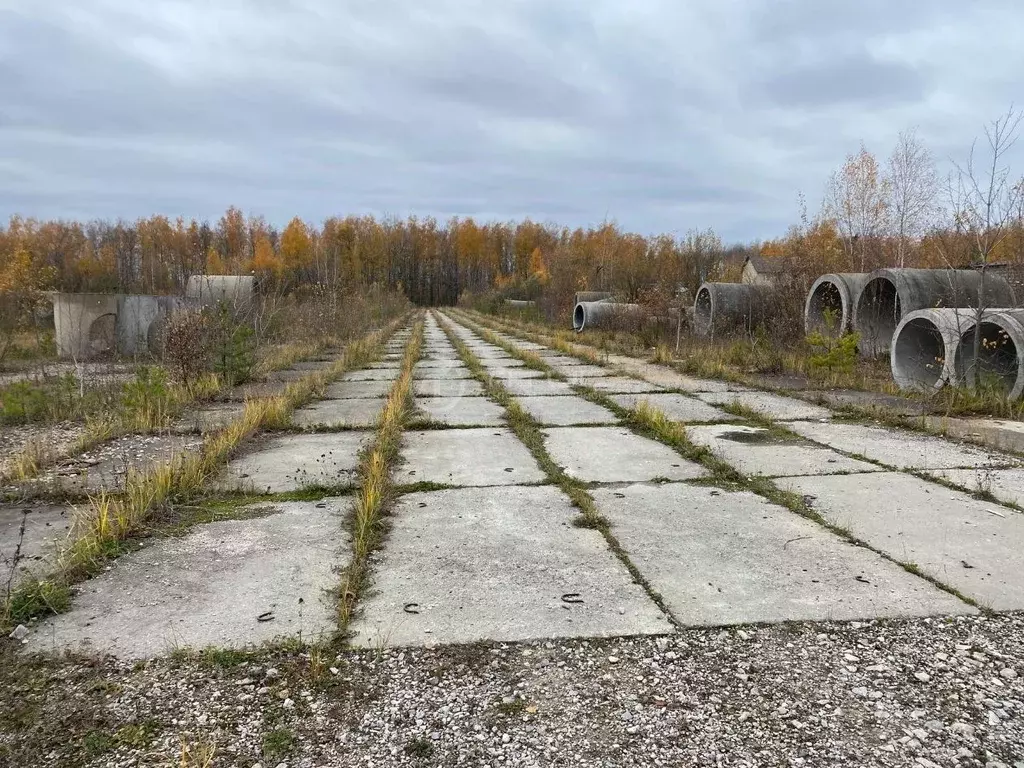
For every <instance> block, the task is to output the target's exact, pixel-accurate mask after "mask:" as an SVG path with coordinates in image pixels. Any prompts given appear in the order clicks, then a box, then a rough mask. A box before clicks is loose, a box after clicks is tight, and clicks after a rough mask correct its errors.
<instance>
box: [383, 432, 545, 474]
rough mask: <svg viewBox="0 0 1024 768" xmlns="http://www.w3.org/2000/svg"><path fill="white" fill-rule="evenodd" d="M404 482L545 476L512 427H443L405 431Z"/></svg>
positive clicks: (402, 472)
mask: <svg viewBox="0 0 1024 768" xmlns="http://www.w3.org/2000/svg"><path fill="white" fill-rule="evenodd" d="M403 442H404V449H403V450H402V456H403V458H404V459H405V463H404V465H403V466H401V467H400V468H399V469H398V471H397V472H396V474H395V477H396V478H397V480H398V482H400V483H418V482H432V483H443V484H445V485H518V484H522V483H540V482H543V481H544V480H545V479H546V477H545V475H544V473H543V472H542V471H541V470H540V468H539V467H538V466H537V462H536V461H534V458H533V456H531V455H530V452H529V451H528V450H527V449H526V446H524V445H523V444H522V443H521V442H519V440H518V439H516V437H515V435H513V434H512V432H511V431H510V430H507V429H494V428H484V429H442V430H430V431H425V432H406V433H405V437H404V440H403Z"/></svg>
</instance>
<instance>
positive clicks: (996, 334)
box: [953, 309, 1024, 400]
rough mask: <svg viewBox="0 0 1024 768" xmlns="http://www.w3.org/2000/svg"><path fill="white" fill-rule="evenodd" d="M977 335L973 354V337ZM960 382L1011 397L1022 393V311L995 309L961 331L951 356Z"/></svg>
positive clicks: (1023, 327)
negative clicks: (978, 338)
mask: <svg viewBox="0 0 1024 768" xmlns="http://www.w3.org/2000/svg"><path fill="white" fill-rule="evenodd" d="M976 336H980V338H981V343H980V344H979V345H978V346H979V349H978V354H977V356H975V352H974V340H975V338H976ZM953 368H954V370H955V372H956V376H957V378H958V379H959V381H961V382H963V383H965V384H967V385H968V386H971V387H973V386H977V385H978V384H979V380H980V386H981V387H982V388H983V389H995V390H997V391H1000V392H1003V393H1005V394H1006V396H1007V397H1008V398H1009V399H1011V400H1014V399H1016V398H1018V397H1020V396H1021V394H1022V393H1024V310H1019V309H1005V310H1004V309H994V310H989V311H987V312H985V313H984V314H983V315H982V318H981V323H980V324H977V325H975V324H974V323H973V322H972V324H971V327H970V328H969V329H967V330H966V331H965V332H964V333H963V334H961V336H960V339H959V341H958V343H957V348H956V353H955V354H954V357H953Z"/></svg>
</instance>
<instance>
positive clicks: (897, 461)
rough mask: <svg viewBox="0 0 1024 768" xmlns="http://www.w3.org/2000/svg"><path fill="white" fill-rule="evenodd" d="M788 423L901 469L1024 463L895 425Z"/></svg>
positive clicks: (848, 450) (796, 429) (820, 439)
mask: <svg viewBox="0 0 1024 768" xmlns="http://www.w3.org/2000/svg"><path fill="white" fill-rule="evenodd" d="M786 426H787V428H788V429H791V430H792V431H794V432H796V433H797V434H798V435H802V436H803V437H806V438H807V439H809V440H814V441H815V442H817V443H822V444H825V445H829V446H831V447H833V448H837V449H839V450H841V451H845V452H846V453H854V454H857V455H860V456H866V457H867V458H869V459H871V460H873V461H878V462H881V463H882V464H887V465H889V466H891V467H897V468H898V469H958V468H964V469H973V468H975V467H996V466H1014V465H1020V464H1021V462H1020V460H1018V459H1015V458H1014V457H1012V456H1009V455H1007V454H1001V453H996V452H994V451H986V450H984V449H982V448H975V447H974V446H970V445H964V444H960V443H956V442H954V441H952V440H946V439H944V438H941V437H932V436H930V435H923V434H921V433H920V432H909V431H907V430H902V429H895V428H892V427H876V426H867V425H864V424H843V423H826V424H822V423H818V422H802V421H797V422H793V423H791V424H787V425H786Z"/></svg>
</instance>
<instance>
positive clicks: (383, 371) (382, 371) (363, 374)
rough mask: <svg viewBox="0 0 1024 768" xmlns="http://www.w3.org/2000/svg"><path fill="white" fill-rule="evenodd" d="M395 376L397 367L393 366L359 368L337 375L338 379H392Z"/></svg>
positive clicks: (340, 380) (395, 377)
mask: <svg viewBox="0 0 1024 768" xmlns="http://www.w3.org/2000/svg"><path fill="white" fill-rule="evenodd" d="M397 378H398V369H395V368H361V369H360V370H358V371H349V372H348V373H346V374H344V375H343V376H341V377H339V378H338V381H339V382H343V381H394V380H395V379H397Z"/></svg>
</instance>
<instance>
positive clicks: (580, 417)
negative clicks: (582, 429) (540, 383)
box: [516, 395, 619, 426]
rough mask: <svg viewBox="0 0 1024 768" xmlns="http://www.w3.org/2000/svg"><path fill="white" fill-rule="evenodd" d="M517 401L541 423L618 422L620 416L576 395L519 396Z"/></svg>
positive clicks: (567, 424) (570, 424)
mask: <svg viewBox="0 0 1024 768" xmlns="http://www.w3.org/2000/svg"><path fill="white" fill-rule="evenodd" d="M516 400H517V402H518V403H519V404H520V405H521V406H522V407H523V409H524V410H526V412H527V413H529V414H530V415H531V416H532V417H533V418H534V419H535V420H536V421H537V422H538V423H539V424H544V425H549V426H573V425H576V424H617V423H618V421H619V420H618V418H617V417H616V416H615V414H614V413H612V412H611V411H609V410H608V409H607V408H603V407H601V406H600V405H597V404H596V403H592V402H590V401H589V400H584V399H583V398H582V397H577V396H576V395H565V396H562V397H559V396H555V397H519V398H516Z"/></svg>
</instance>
